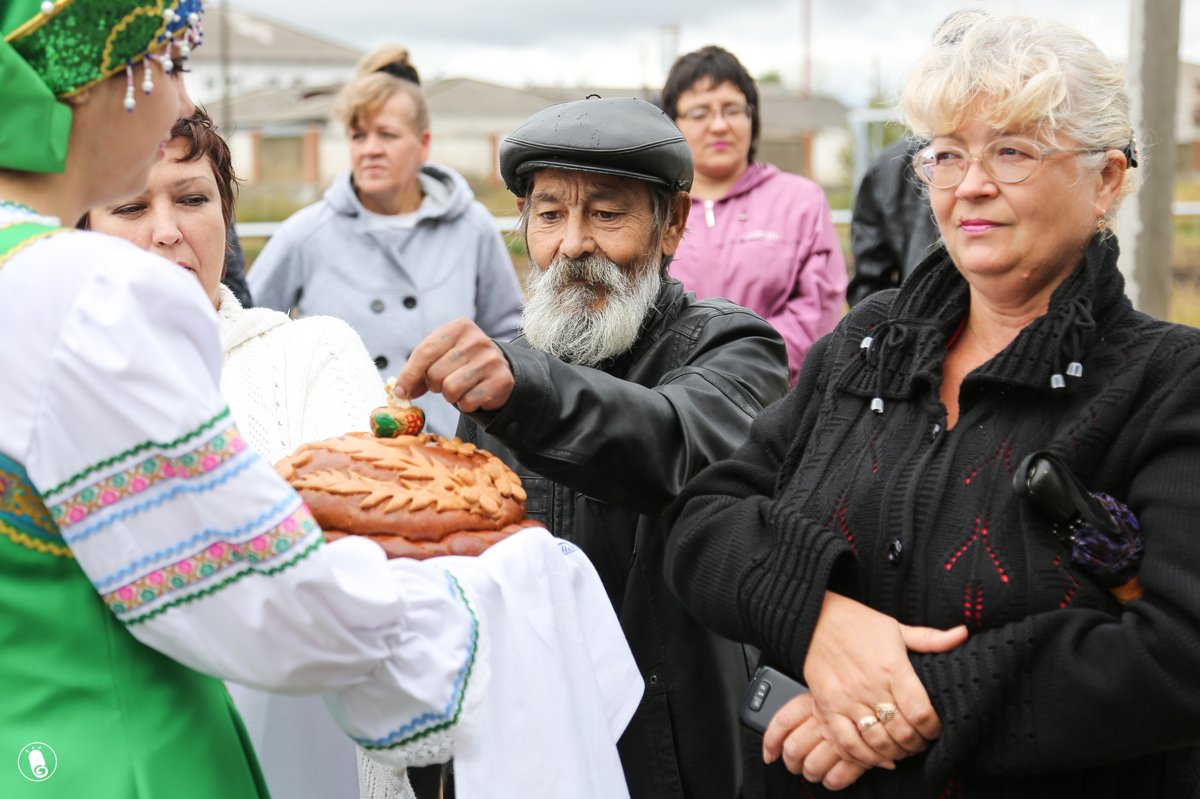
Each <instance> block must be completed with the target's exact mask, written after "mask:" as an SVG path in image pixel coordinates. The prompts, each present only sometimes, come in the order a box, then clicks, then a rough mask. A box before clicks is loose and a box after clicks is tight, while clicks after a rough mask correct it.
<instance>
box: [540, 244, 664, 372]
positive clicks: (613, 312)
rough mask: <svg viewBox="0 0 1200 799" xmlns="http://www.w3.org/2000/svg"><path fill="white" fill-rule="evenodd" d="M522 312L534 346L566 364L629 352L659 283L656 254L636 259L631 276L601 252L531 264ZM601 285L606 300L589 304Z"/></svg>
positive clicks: (587, 363)
mask: <svg viewBox="0 0 1200 799" xmlns="http://www.w3.org/2000/svg"><path fill="white" fill-rule="evenodd" d="M530 266H531V270H530V273H529V279H528V281H527V283H526V289H527V291H528V294H529V299H528V300H527V301H526V303H525V309H524V311H523V313H522V326H523V328H524V333H525V338H526V339H528V341H529V344H530V345H531V346H532V347H533V348H534V349H536V350H540V351H542V352H545V353H547V354H549V355H553V356H554V357H555V358H558V359H559V360H561V361H565V362H566V363H573V364H579V365H580V366H595V365H596V364H598V363H600V362H601V361H604V360H607V359H608V358H613V357H615V356H617V355H620V354H621V353H623V352H625V351H627V350H628V349H629V348H630V347H632V346H633V344H634V342H635V341H637V335H638V331H639V330H640V329H641V326H642V320H644V319H645V318H646V314H647V313H649V311H650V309H651V308H652V307H654V300H655V298H656V297H658V290H659V289H660V288H661V287H662V266H661V259H660V257H659V256H657V255H654V254H653V251H652V254H651V255H650V256H649V257H647V258H645V259H643V260H641V261H638V262H636V263H635V264H634V267H633V275H632V276H629V275H626V273H625V272H624V271H623V270H622V269H621V268H620V267H619V266H617V265H616V264H614V263H613V262H612V261H610V260H608V259H607V258H605V257H603V256H600V255H587V256H584V257H582V258H576V259H570V258H565V257H559V258H556V259H555V260H554V261H553V263H551V264H550V266H549V268H547V269H545V270H543V269H542V268H541V267H539V266H538V265H537V264H535V263H532V262H531V263H530ZM598 286H603V288H604V292H605V294H606V295H607V301H606V302H605V303H604V307H603V308H602V309H599V310H597V309H595V308H593V307H592V306H593V304H594V303H595V301H596V298H597V296H599V292H597V291H596V288H595V287H598Z"/></svg>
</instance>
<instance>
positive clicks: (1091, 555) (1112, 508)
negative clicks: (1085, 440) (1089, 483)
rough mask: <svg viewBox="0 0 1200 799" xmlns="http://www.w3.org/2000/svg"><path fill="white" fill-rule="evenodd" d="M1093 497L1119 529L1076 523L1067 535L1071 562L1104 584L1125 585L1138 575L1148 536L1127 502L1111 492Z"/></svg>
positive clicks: (1096, 494)
mask: <svg viewBox="0 0 1200 799" xmlns="http://www.w3.org/2000/svg"><path fill="white" fill-rule="evenodd" d="M1092 496H1094V497H1095V498H1096V499H1098V500H1100V504H1101V505H1103V506H1104V510H1105V511H1106V512H1107V513H1108V515H1109V516H1111V517H1112V519H1113V521H1114V522H1116V524H1117V527H1118V528H1119V532H1118V533H1117V534H1116V535H1109V534H1107V533H1104V532H1101V531H1100V530H1098V529H1096V528H1095V527H1093V526H1092V525H1090V524H1087V523H1086V522H1084V523H1080V524H1078V525H1073V526H1072V529H1071V530H1070V531H1068V534H1067V536H1066V537H1067V538H1068V539H1069V541H1070V543H1071V561H1072V562H1073V563H1074V564H1075V565H1077V566H1079V567H1080V568H1082V569H1084V570H1085V571H1087V572H1088V573H1089V574H1091V575H1093V576H1094V577H1096V579H1098V580H1099V581H1100V582H1101V583H1103V584H1104V585H1107V586H1114V585H1121V584H1123V583H1126V582H1128V581H1129V580H1131V579H1133V578H1134V577H1135V576H1136V575H1137V571H1138V565H1139V564H1140V563H1141V561H1142V550H1143V549H1144V548H1145V542H1146V537H1145V536H1144V535H1142V532H1141V526H1140V525H1139V524H1138V520H1137V517H1136V516H1134V515H1133V511H1131V510H1130V509H1129V507H1128V506H1127V505H1125V504H1124V503H1123V502H1120V501H1118V500H1115V499H1113V498H1112V497H1110V496H1109V495H1108V494H1103V493H1099V492H1097V493H1095V494H1093V495H1092Z"/></svg>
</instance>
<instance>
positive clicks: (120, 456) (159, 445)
mask: <svg viewBox="0 0 1200 799" xmlns="http://www.w3.org/2000/svg"><path fill="white" fill-rule="evenodd" d="M227 418H229V408H228V407H226V408H223V409H222V410H221V411H220V413H218V414H217V415H216V416H214V417H213V418H211V419H209V420H208V421H207V422H204V423H203V424H201V425H200V426H199V427H197V428H196V429H195V430H192V431H191V432H190V433H184V434H183V435H181V436H180V437H179V438H177V439H175V440H174V441H143V442H142V443H141V444H138V445H137V446H136V447H130V448H129V449H127V450H125V451H124V452H120V453H117V454H116V455H113V456H112V457H111V458H105V459H104V460H102V461H100V462H99V463H95V464H92V465H91V466H89V467H87V468H86V469H84V470H83V471H81V472H79V473H78V474H76V475H74V476H72V477H69V478H67V479H66V480H64V481H63V482H61V483H59V484H58V485H56V486H54V488H51V489H50V490H49V491H47V492H46V493H45V494H43V495H42V496H43V497H44V498H45V499H46V500H47V501H49V500H50V498H51V497H52V496H54V495H55V494H58V493H61V492H62V491H65V490H66V489H68V488H70V487H71V486H73V485H74V484H75V483H78V482H79V481H80V480H83V479H84V478H86V477H88V476H89V475H91V474H93V473H94V472H98V471H100V470H101V469H107V468H108V467H110V466H115V465H116V464H118V463H120V462H121V461H123V460H125V459H126V458H132V457H133V456H135V455H137V454H139V453H141V452H145V451H146V450H148V449H163V450H169V449H175V448H176V447H178V446H181V445H183V444H186V443H187V442H189V441H191V440H192V439H193V438H196V437H197V436H200V435H203V434H204V433H205V432H206V431H208V430H211V429H212V428H213V427H214V426H216V425H217V423H219V422H221V421H222V420H224V419H227Z"/></svg>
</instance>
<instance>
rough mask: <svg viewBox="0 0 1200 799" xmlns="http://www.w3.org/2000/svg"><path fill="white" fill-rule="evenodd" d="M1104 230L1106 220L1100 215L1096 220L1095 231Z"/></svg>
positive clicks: (1106, 225)
mask: <svg viewBox="0 0 1200 799" xmlns="http://www.w3.org/2000/svg"><path fill="white" fill-rule="evenodd" d="M1106 230H1108V220H1107V219H1105V218H1104V217H1100V218H1099V219H1098V220H1096V232H1097V233H1103V232H1104V231H1106Z"/></svg>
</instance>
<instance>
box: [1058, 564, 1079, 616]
mask: <svg viewBox="0 0 1200 799" xmlns="http://www.w3.org/2000/svg"><path fill="white" fill-rule="evenodd" d="M1054 567H1055V568H1056V569H1058V570H1059V571H1060V572H1062V573H1063V576H1064V577H1066V578H1067V579H1068V580H1070V581H1071V587H1070V588H1068V589H1067V593H1065V594H1063V598H1062V599H1060V600H1059V602H1058V606H1059V607H1060V608H1065V607H1068V606H1070V604H1071V603H1072V602H1074V601H1075V597H1076V595H1077V594H1078V593H1079V581H1078V580H1076V579H1075V575H1073V574H1071V571H1070V569H1064V568H1063V565H1062V555H1055V556H1054Z"/></svg>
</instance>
